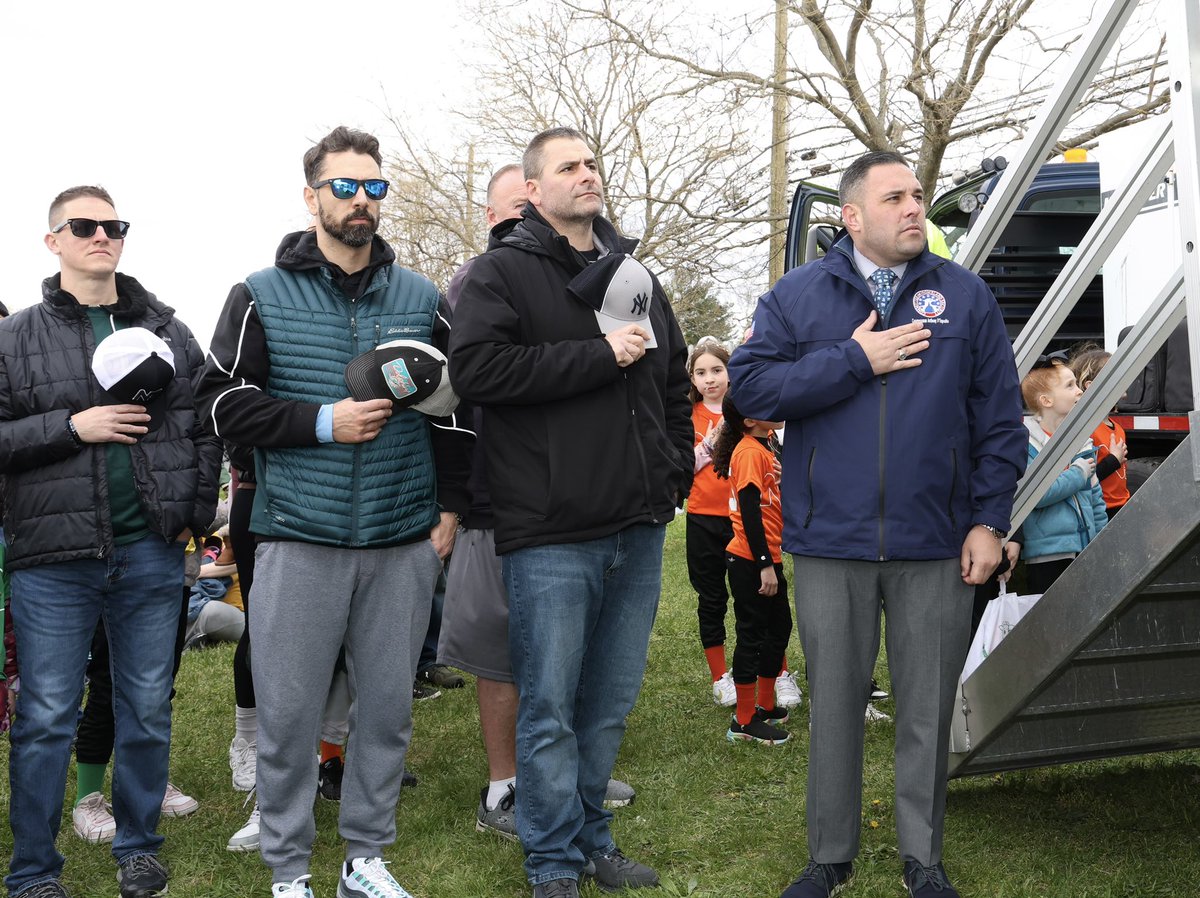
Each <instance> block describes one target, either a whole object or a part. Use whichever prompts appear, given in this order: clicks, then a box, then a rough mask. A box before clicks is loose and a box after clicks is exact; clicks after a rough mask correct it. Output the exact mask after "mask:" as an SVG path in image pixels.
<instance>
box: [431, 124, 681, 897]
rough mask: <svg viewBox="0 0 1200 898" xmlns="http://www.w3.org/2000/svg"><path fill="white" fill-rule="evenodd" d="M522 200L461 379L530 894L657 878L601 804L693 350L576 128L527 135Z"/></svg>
mask: <svg viewBox="0 0 1200 898" xmlns="http://www.w3.org/2000/svg"><path fill="white" fill-rule="evenodd" d="M522 165H523V169H524V175H525V178H526V183H527V187H528V191H529V206H528V207H527V208H526V209H525V211H524V213H523V218H522V220H521V221H520V223H519V224H517V225H516V226H515V227H513V228H512V230H511V231H510V232H509V233H508V234H507V235H506V236H504V237H503V239H502V240H501V244H500V246H499V247H497V248H496V249H493V250H492V251H490V252H488V253H486V254H485V255H483V256H481V257H479V258H478V259H476V260H475V261H474V263H473V264H472V267H471V271H470V272H469V274H468V275H467V277H466V280H465V282H464V283H463V285H462V292H461V294H460V298H459V302H458V306H457V311H456V319H455V330H454V333H453V334H452V335H451V341H450V350H451V354H450V372H451V378H452V380H453V382H454V386H455V388H456V390H457V391H458V392H459V394H460V395H462V396H463V397H464V398H466V399H469V400H472V401H475V402H477V403H479V404H480V405H481V406H482V407H483V422H484V429H485V430H486V431H487V434H488V437H487V442H486V455H487V477H488V482H489V484H490V487H491V492H492V506H493V509H494V514H495V538H496V551H497V552H498V553H499V554H501V555H502V556H503V562H504V578H505V586H506V588H507V591H508V596H509V612H510V617H509V645H510V649H511V655H512V667H513V675H514V677H515V678H516V682H517V687H518V690H519V692H520V705H519V710H518V717H517V779H518V781H519V782H520V783H521V793H520V798H519V800H518V801H517V808H516V810H517V832H518V835H519V836H520V838H521V843H522V846H523V848H524V849H525V855H526V861H525V869H526V873H527V874H528V876H529V881H530V882H531V883H532V884H533V886H534V889H533V894H534V896H535V898H573V896H575V895H577V894H578V879H579V878H580V876H581V875H586V876H592V877H595V879H596V880H597V881H598V882H599V884H600V885H601V886H602V887H604V888H609V889H614V888H631V887H632V888H636V887H641V886H653V885H655V884H657V882H658V877H657V875H656V874H655V873H654V871H653V870H652V869H650V868H649V867H647V866H645V865H643V864H639V863H637V862H635V861H632V860H630V859H629V858H626V857H625V856H624V855H623V854H622V853H621V851H620V850H619V849H618V848H617V846H616V844H615V843H614V841H613V837H612V834H611V832H610V831H609V821H610V819H611V816H612V815H611V814H610V813H609V812H607V811H605V810H604V807H603V803H604V794H605V789H606V787H607V784H608V778H609V774H610V773H611V771H612V767H613V763H614V762H615V760H616V756H617V750H618V749H619V748H620V744H621V737H622V735H623V734H624V730H625V717H626V715H627V714H628V713H629V711H630V710H631V709H632V707H633V704H634V702H635V700H636V699H637V693H638V689H639V688H640V686H641V681H642V673H643V671H644V668H645V662H646V651H647V647H648V643H649V637H650V628H651V626H652V624H653V621H654V614H655V611H656V609H657V606H658V595H659V589H660V585H661V575H662V546H663V534H664V530H665V525H666V523H667V522H668V521H670V520H671V519H672V517H673V516H674V511H675V508H676V507H677V506H678V504H679V503H681V502H682V501H683V497H684V496H685V495H686V493H687V490H688V488H689V487H690V485H691V472H692V458H693V455H692V437H691V434H692V427H691V418H690V414H691V409H690V406H689V403H688V400H687V385H688V381H687V373H686V371H685V367H684V363H685V356H686V347H685V345H684V342H683V335H682V334H681V333H680V331H679V325H678V324H677V323H676V321H675V316H674V314H673V313H672V311H671V307H670V305H669V304H668V302H667V300H666V297H665V295H664V294H663V291H662V288H661V286H660V285H659V284H658V282H657V280H655V279H654V278H653V276H652V275H650V273H649V272H648V271H646V270H645V268H644V267H642V266H641V264H640V263H638V262H636V261H634V260H633V259H632V257H630V256H628V255H626V254H627V253H629V252H630V251H632V249H633V248H634V246H635V243H634V241H630V240H625V239H623V238H621V237H620V236H619V235H618V234H617V232H616V230H615V229H614V228H613V226H612V225H611V224H610V223H609V222H608V221H606V220H605V219H604V218H602V217H601V215H600V213H601V211H602V209H603V188H602V184H601V180H600V175H599V173H598V170H597V165H596V158H595V156H594V154H593V153H592V152H591V150H589V149H588V147H587V144H586V143H584V141H583V139H582V137H581V135H580V134H579V132H577V131H575V130H573V129H569V128H554V129H551V130H549V131H545V132H543V133H541V134H539V135H538V136H537V137H535V138H534V139H533V141H532V142H531V143H530V145H529V147H528V148H527V149H526V151H525V156H524V159H523V162H522Z"/></svg>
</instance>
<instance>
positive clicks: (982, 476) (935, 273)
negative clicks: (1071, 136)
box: [729, 152, 1027, 898]
mask: <svg viewBox="0 0 1200 898" xmlns="http://www.w3.org/2000/svg"><path fill="white" fill-rule="evenodd" d="M839 193H840V198H841V202H842V220H843V223H844V224H845V228H846V234H845V235H844V236H842V237H840V239H838V240H837V242H835V244H834V245H833V247H832V248H831V249H830V251H829V252H828V253H826V255H825V256H824V257H823V258H822V259H819V260H817V261H814V262H810V263H809V264H807V265H803V266H801V267H800V268H797V269H794V270H792V271H790V272H788V273H787V274H786V275H784V277H783V278H782V279H781V280H780V281H779V282H778V283H777V284H776V285H775V286H774V288H772V289H771V290H770V291H769V292H768V293H767V294H766V295H765V296H763V297H762V298H761V299H760V300H759V302H758V308H757V309H756V310H755V313H754V323H753V328H752V333H751V335H750V337H749V338H748V339H747V341H746V343H745V344H744V345H742V346H741V347H739V348H738V349H737V350H736V351H735V352H734V353H733V357H732V358H731V359H730V363H729V378H730V386H731V389H732V391H733V397H734V401H735V402H736V403H737V407H738V409H739V410H740V411H741V412H742V414H744V415H748V416H749V417H752V418H763V419H767V420H772V421H778V420H785V421H787V425H788V431H787V440H786V442H785V443H784V460H783V467H784V470H785V471H786V472H787V474H786V475H785V477H784V480H783V484H784V485H783V489H784V498H783V509H784V533H783V543H784V548H785V549H787V550H788V551H789V552H791V553H792V555H793V558H794V559H795V581H796V624H797V629H798V630H799V633H800V640H801V643H802V644H803V646H804V654H805V658H806V660H807V662H808V684H809V719H810V736H811V738H810V740H809V755H808V793H807V799H806V801H807V817H808V850H809V862H808V864H807V865H806V866H805V868H804V869H803V871H802V872H801V874H800V876H799V877H797V879H796V880H795V881H794V882H793V883H792V884H791V885H789V886H788V887H787V888H786V889H785V890H784V892H783V894H782V896H781V898H828V896H830V895H833V894H835V893H838V892H841V891H842V889H843V888H845V887H846V885H847V884H848V883H849V882H850V879H851V878H852V876H853V869H854V868H853V861H854V858H855V856H856V855H857V853H858V850H859V838H860V834H861V831H862V820H861V818H860V813H859V812H860V809H861V805H862V764H863V725H864V724H863V710H864V708H865V707H866V705H867V701H868V699H869V695H870V689H871V685H870V684H871V676H872V673H873V671H874V666H875V660H876V656H877V655H878V653H879V640H880V618H881V614H882V613H886V615H887V658H888V669H889V672H890V673H891V677H892V682H893V684H894V685H895V688H896V692H897V694H898V695H899V700H898V701H897V704H896V712H897V713H896V752H895V755H896V831H897V839H898V842H899V850H900V856H901V859H902V860H903V862H904V871H903V877H904V884H905V887H906V888H907V890H908V893H909V894H910V895H911V896H913V898H957V896H958V892H957V891H956V890H955V889H954V887H953V886H952V885H951V884H950V881H949V879H948V877H947V874H946V870H945V868H944V867H943V865H942V830H943V823H944V817H945V810H946V764H947V754H948V745H949V732H950V719H951V712H952V709H953V701H954V696H955V692H956V688H957V684H958V676H959V674H960V673H961V671H962V667H963V662H964V661H965V660H966V656H967V648H968V643H969V636H970V627H971V605H972V587H973V586H975V585H978V584H980V583H983V582H984V581H985V580H986V579H987V578H988V577H990V576H991V575H992V573H993V572H994V571H995V570H996V568H997V566H998V565H999V563H1000V558H1001V544H1002V541H1003V539H1004V537H1005V535H1006V534H1005V532H1004V531H1006V530H1007V529H1008V526H1009V513H1010V511H1011V510H1012V501H1013V494H1014V492H1015V490H1016V485H1017V480H1018V479H1019V478H1020V476H1021V474H1022V473H1023V472H1024V470H1025V449H1026V437H1027V433H1026V431H1025V428H1024V426H1023V424H1022V413H1021V395H1020V389H1019V384H1018V381H1017V371H1016V365H1015V364H1014V361H1013V354H1012V348H1011V346H1010V344H1009V342H1008V337H1007V334H1006V333H1005V329H1004V320H1003V317H1002V316H1001V314H1000V308H999V306H998V305H997V304H996V300H995V298H994V297H993V296H992V294H991V291H990V290H988V288H987V286H986V285H985V284H984V283H983V281H981V280H980V279H979V278H978V277H977V276H976V275H975V274H973V273H972V272H970V271H967V270H966V269H964V268H962V267H961V266H959V265H956V264H954V262H952V261H950V260H948V259H944V258H941V257H940V256H937V255H935V254H934V253H931V252H930V251H929V249H928V247H927V245H926V239H927V238H926V234H925V206H924V193H923V192H922V189H921V183H920V181H919V180H918V179H917V177H916V175H915V174H914V173H913V171H912V169H911V168H909V166H908V164H907V163H906V162H905V160H904V158H903V157H901V156H899V155H897V154H896V153H892V152H875V153H868V154H866V155H864V156H861V157H859V158H858V159H857V160H855V161H854V162H853V163H851V165H850V166H849V167H848V168H847V169H846V172H845V174H844V175H843V176H842V181H841V185H840V189H839Z"/></svg>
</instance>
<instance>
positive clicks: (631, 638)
mask: <svg viewBox="0 0 1200 898" xmlns="http://www.w3.org/2000/svg"><path fill="white" fill-rule="evenodd" d="M665 532H666V528H665V527H663V526H662V525H652V524H639V525H634V526H631V527H627V528H625V529H624V530H622V531H620V532H619V533H615V534H613V535H612V536H607V537H603V538H602V539H594V540H589V541H587V542H580V543H564V544H558V545H550V546H533V547H530V548H525V549H516V550H515V551H512V552H509V553H508V554H506V555H505V556H504V581H505V586H506V587H507V589H508V600H509V626H508V641H509V648H510V650H511V652H512V666H513V676H514V678H515V681H516V684H517V688H518V690H519V691H520V696H521V698H520V705H519V708H518V712H517V789H518V792H517V806H516V813H517V833H518V835H519V836H520V837H521V845H522V847H523V848H524V849H525V872H526V873H527V875H528V876H529V881H530V882H531V883H532V884H534V885H537V884H538V883H542V882H549V881H550V880H554V879H564V878H566V879H578V878H579V875H580V873H581V872H582V870H583V867H584V864H585V863H586V861H587V860H588V859H589V858H591V857H595V856H596V855H598V854H607V853H609V852H611V851H612V850H613V849H614V848H615V847H616V846H615V845H614V843H613V839H612V834H611V833H610V832H609V821H610V820H611V819H612V814H611V813H609V812H608V811H606V810H604V793H605V790H606V789H607V786H608V778H609V776H610V774H611V773H612V768H613V764H614V763H615V762H616V760H617V751H618V749H619V748H620V747H621V738H622V737H623V736H624V734H625V717H626V715H628V714H629V712H630V711H631V710H632V709H633V705H634V702H635V701H636V700H637V695H638V690H639V689H640V688H641V685H642V673H643V672H644V670H645V668H646V651H647V648H648V646H649V643H650V630H651V628H652V627H653V625H654V615H655V613H656V612H657V610H658V596H659V591H660V587H661V583H662V552H663V536H664V533H665Z"/></svg>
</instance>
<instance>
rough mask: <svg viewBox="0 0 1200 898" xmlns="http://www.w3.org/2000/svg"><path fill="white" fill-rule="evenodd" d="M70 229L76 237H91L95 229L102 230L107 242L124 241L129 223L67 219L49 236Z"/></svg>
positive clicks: (108, 220)
mask: <svg viewBox="0 0 1200 898" xmlns="http://www.w3.org/2000/svg"><path fill="white" fill-rule="evenodd" d="M68 226H69V227H70V228H71V233H72V234H74V235H75V236H76V237H84V238H86V237H91V236H92V235H93V234H95V233H96V228H97V227H101V228H104V233H105V235H106V236H107V237H108V239H109V240H124V239H125V235H126V234H128V233H129V222H127V221H120V220H118V219H116V218H109V219H107V220H106V221H96V220H95V219H94V218H68V219H67V220H66V221H64V222H63V223H62V224H60V225H59V226H58V227H57V228H54V229H52V230H51V231H50V233H51V234H57V233H58V232H59V231H61V230H62V229H63V228H65V227H68Z"/></svg>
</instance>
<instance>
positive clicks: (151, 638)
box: [4, 536, 183, 894]
mask: <svg viewBox="0 0 1200 898" xmlns="http://www.w3.org/2000/svg"><path fill="white" fill-rule="evenodd" d="M11 584H12V615H13V627H14V630H15V632H16V639H17V655H18V657H19V658H20V659H21V700H20V711H19V713H18V714H17V715H16V720H15V722H14V725H13V729H12V749H11V751H10V754H9V786H10V788H11V790H12V803H11V805H10V807H9V814H8V818H9V824H10V826H11V827H12V834H13V857H12V864H11V866H10V872H9V875H8V876H7V877H5V880H4V883H5V885H6V886H8V890H9V893H10V894H15V893H17V892H19V891H20V890H22V889H24V888H27V887H29V886H32V885H36V884H37V883H39V882H44V881H46V880H50V879H54V878H56V877H58V876H59V874H61V873H62V867H63V856H62V855H61V854H59V853H58V851H56V850H55V847H54V840H55V837H56V836H57V835H58V829H59V824H60V822H61V820H62V806H63V793H64V790H65V789H66V782H67V765H68V763H69V761H70V756H71V739H72V737H73V736H74V733H75V722H76V719H77V716H78V712H79V702H80V699H81V698H82V696H83V676H84V669H85V668H86V666H87V660H88V649H89V647H90V646H91V642H92V634H93V633H94V632H95V631H96V622H97V620H98V619H99V618H100V616H101V615H103V616H104V625H105V627H106V628H107V630H108V639H109V647H110V657H111V662H110V663H111V666H112V681H113V714H114V717H115V720H116V742H115V745H114V762H113V778H112V798H113V801H112V804H113V816H114V817H115V818H116V821H117V834H116V838H115V839H114V840H113V847H112V852H113V856H114V857H116V859H117V861H118V863H119V862H120V861H122V860H125V859H126V858H129V857H133V856H135V855H139V854H154V853H155V852H157V850H158V847H159V846H160V845H161V844H162V836H160V835H158V834H157V833H156V832H155V829H156V827H157V826H158V818H159V813H160V809H161V806H162V797H163V793H164V792H165V791H166V787H167V760H168V753H169V750H170V744H171V698H170V695H171V662H172V656H173V652H174V647H175V633H176V630H177V629H178V627H179V595H180V590H181V589H182V587H183V544H182V543H167V542H164V541H163V539H162V538H161V537H158V536H148V537H146V538H145V539H142V540H139V541H138V542H135V543H132V544H130V545H126V546H118V547H116V548H115V549H114V550H113V551H112V553H111V554H110V555H109V556H108V557H107V558H99V559H86V560H82V561H68V562H63V563H59V564H43V565H38V566H36V567H31V568H27V569H24V570H18V571H13V572H12V574H11Z"/></svg>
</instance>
